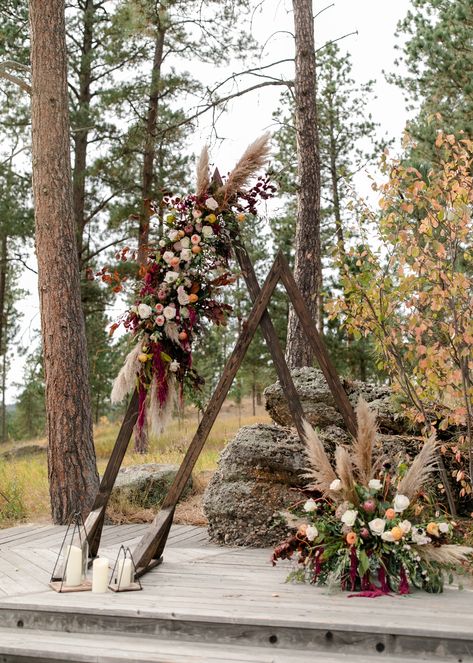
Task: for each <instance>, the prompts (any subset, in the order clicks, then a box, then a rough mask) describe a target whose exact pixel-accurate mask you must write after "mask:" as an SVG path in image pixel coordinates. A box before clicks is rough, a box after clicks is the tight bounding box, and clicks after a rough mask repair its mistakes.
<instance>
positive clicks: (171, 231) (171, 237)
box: [168, 230, 179, 242]
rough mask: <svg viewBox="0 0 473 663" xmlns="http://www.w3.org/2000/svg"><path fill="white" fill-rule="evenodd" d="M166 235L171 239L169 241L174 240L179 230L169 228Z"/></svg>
mask: <svg viewBox="0 0 473 663" xmlns="http://www.w3.org/2000/svg"><path fill="white" fill-rule="evenodd" d="M168 237H169V239H170V240H171V242H175V241H176V239H177V238H178V237H179V231H178V230H170V231H169V232H168Z"/></svg>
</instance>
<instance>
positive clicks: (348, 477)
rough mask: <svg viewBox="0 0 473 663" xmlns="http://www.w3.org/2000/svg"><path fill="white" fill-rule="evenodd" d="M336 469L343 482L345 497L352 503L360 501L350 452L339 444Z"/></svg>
mask: <svg viewBox="0 0 473 663" xmlns="http://www.w3.org/2000/svg"><path fill="white" fill-rule="evenodd" d="M335 469H336V473H337V476H338V478H339V479H340V481H341V482H342V492H343V496H344V498H345V499H347V500H348V501H349V502H352V504H357V503H358V501H359V500H358V495H357V492H356V490H355V479H354V477H353V466H352V463H351V459H350V454H349V453H348V450H347V449H346V448H345V447H341V446H337V448H336V449H335Z"/></svg>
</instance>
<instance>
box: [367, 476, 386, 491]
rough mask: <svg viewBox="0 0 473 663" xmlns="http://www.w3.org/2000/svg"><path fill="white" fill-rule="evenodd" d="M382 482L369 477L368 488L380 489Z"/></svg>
mask: <svg viewBox="0 0 473 663" xmlns="http://www.w3.org/2000/svg"><path fill="white" fill-rule="evenodd" d="M382 485H383V484H382V483H381V481H380V480H379V479H370V480H369V481H368V488H370V489H371V490H380V489H381V488H382Z"/></svg>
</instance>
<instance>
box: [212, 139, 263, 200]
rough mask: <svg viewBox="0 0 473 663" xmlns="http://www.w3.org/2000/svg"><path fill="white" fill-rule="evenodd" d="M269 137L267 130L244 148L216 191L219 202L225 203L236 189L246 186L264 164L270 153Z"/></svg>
mask: <svg viewBox="0 0 473 663" xmlns="http://www.w3.org/2000/svg"><path fill="white" fill-rule="evenodd" d="M270 138H271V134H270V133H269V131H268V132H266V133H265V134H263V135H262V136H260V138H257V139H256V140H255V141H254V142H253V143H251V145H249V146H248V147H247V148H246V150H245V152H244V153H243V155H242V157H241V158H240V160H239V161H238V163H237V164H236V166H235V168H234V169H233V170H232V172H231V173H230V174H229V176H228V178H227V181H226V182H225V184H224V185H223V186H221V187H220V188H219V189H218V190H217V191H216V193H215V198H216V199H217V200H218V201H219V202H223V203H224V204H225V203H226V202H227V201H228V200H229V199H231V198H232V197H233V196H234V195H235V194H236V193H237V192H238V191H241V190H242V189H244V188H245V187H247V186H248V184H249V181H250V179H251V178H252V177H253V176H254V175H255V174H256V172H257V171H258V170H260V169H261V168H262V167H263V166H264V165H265V164H266V162H267V160H268V157H269V153H270V144H269V140H270Z"/></svg>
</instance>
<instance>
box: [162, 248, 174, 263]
mask: <svg viewBox="0 0 473 663" xmlns="http://www.w3.org/2000/svg"><path fill="white" fill-rule="evenodd" d="M173 258H174V253H173V252H172V251H165V252H164V253H163V260H164V262H167V264H168V265H169V264H170V263H171V260H172V259H173Z"/></svg>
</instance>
